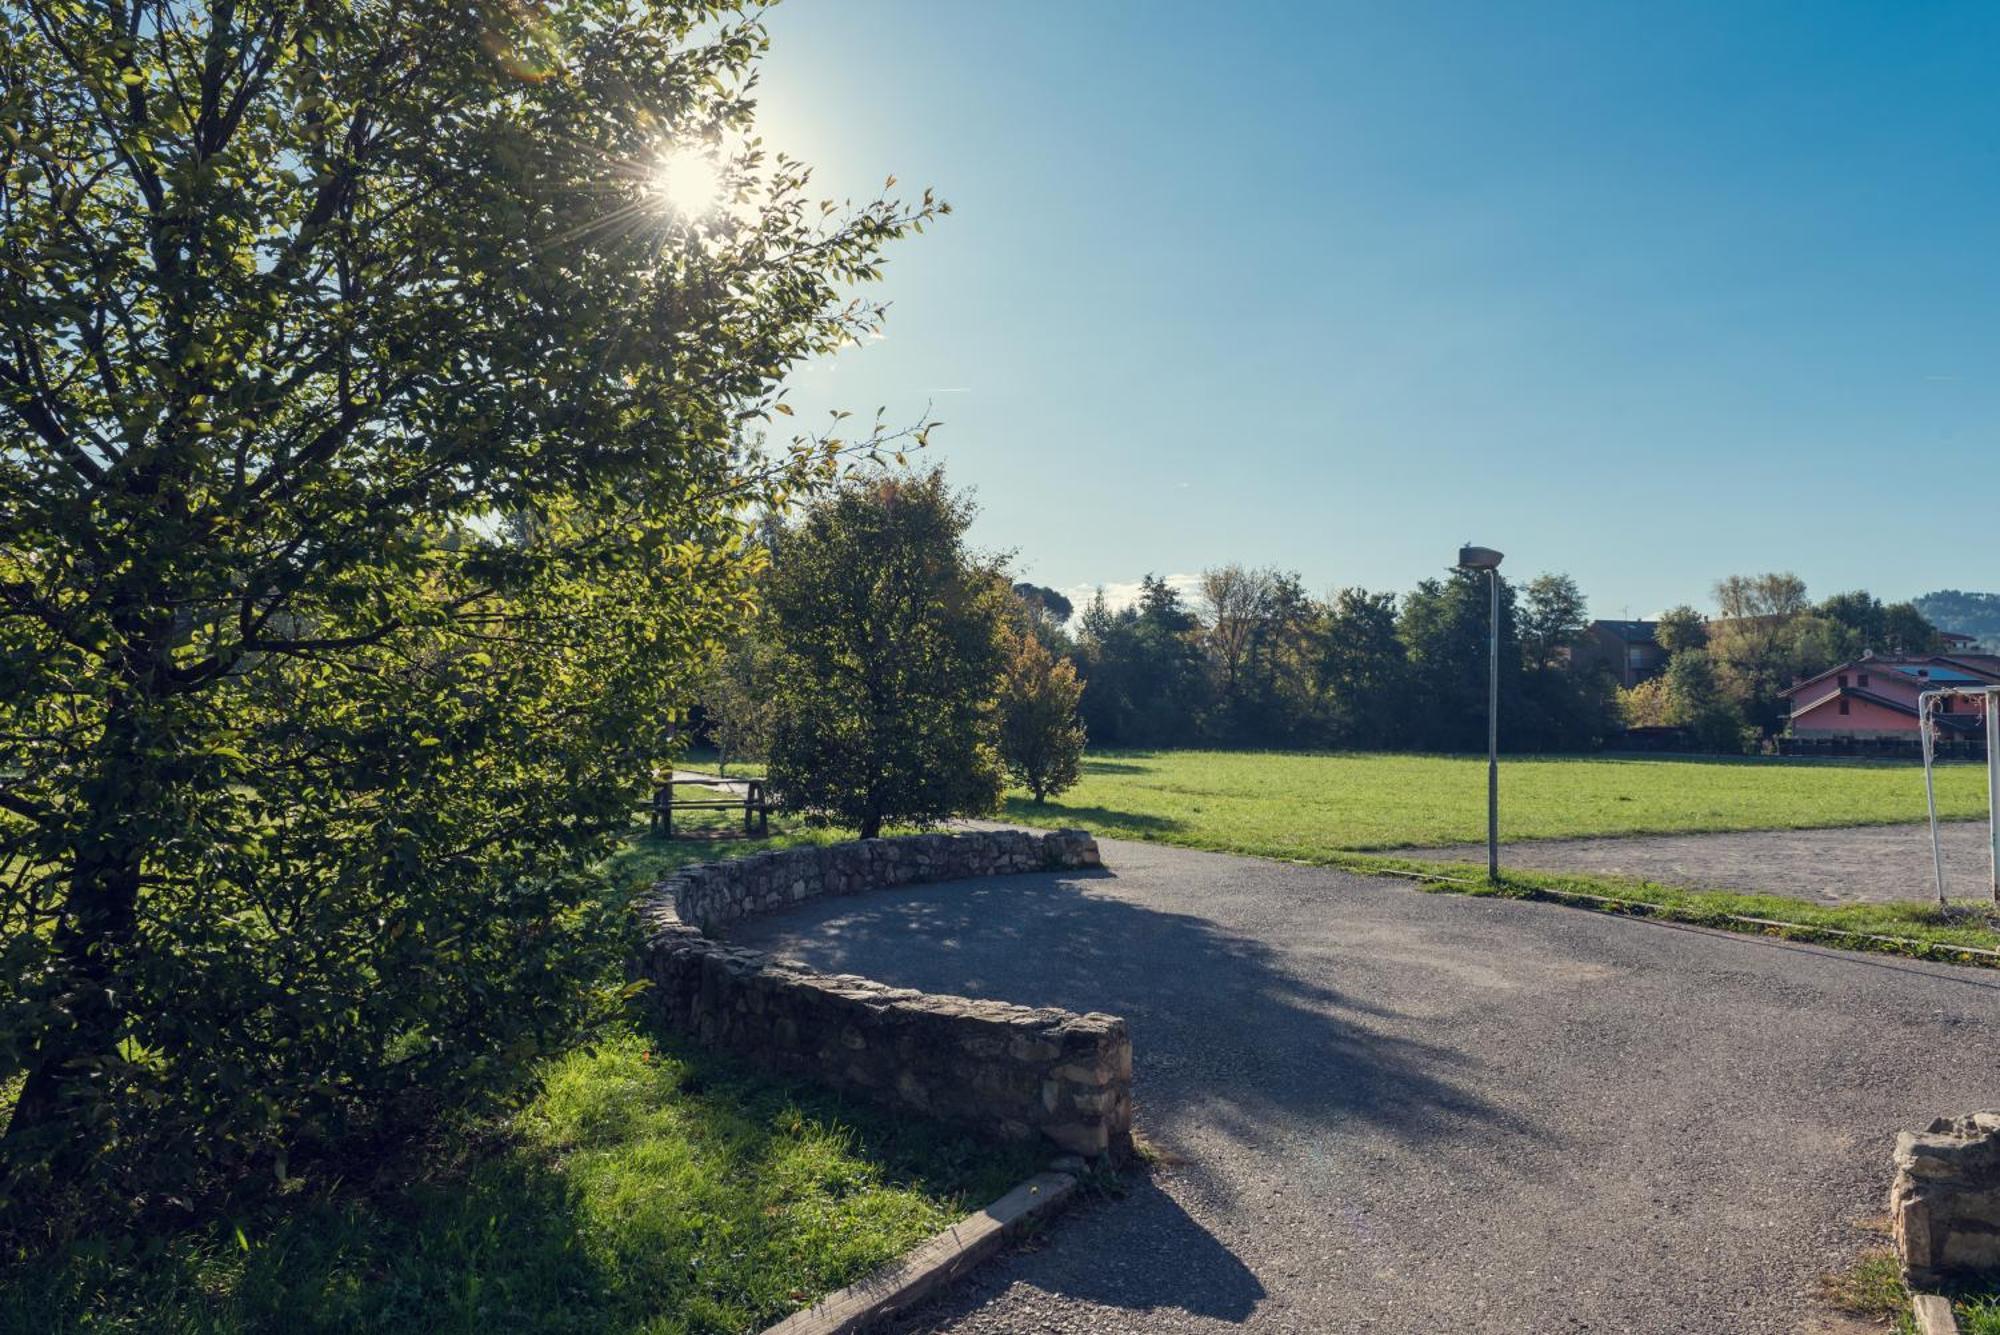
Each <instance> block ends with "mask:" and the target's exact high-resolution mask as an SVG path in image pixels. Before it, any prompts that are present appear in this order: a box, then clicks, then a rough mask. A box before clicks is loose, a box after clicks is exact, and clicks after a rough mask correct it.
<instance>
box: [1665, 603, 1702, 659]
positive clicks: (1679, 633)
mask: <svg viewBox="0 0 2000 1335" xmlns="http://www.w3.org/2000/svg"><path fill="white" fill-rule="evenodd" d="M1653 638H1654V639H1655V640H1656V641H1658V643H1659V646H1660V648H1662V649H1664V650H1666V652H1667V656H1668V657H1670V658H1671V657H1672V656H1673V655H1675V654H1677V653H1680V652H1681V651H1682V650H1685V649H1703V648H1706V647H1707V646H1708V618H1707V617H1705V616H1703V615H1702V614H1701V613H1700V612H1698V611H1696V610H1695V609H1694V608H1692V607H1689V606H1688V605H1687V604H1686V603H1681V604H1679V605H1678V606H1675V607H1669V608H1668V609H1667V610H1666V611H1664V612H1662V613H1660V620H1659V622H1658V624H1657V625H1656V626H1655V628H1654V631H1653Z"/></svg>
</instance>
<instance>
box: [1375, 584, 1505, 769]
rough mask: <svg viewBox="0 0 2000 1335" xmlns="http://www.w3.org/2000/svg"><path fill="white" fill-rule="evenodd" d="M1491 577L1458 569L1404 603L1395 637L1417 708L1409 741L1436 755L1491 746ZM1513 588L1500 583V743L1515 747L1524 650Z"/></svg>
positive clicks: (1421, 589) (1411, 722) (1419, 586)
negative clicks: (1488, 738) (1406, 655)
mask: <svg viewBox="0 0 2000 1335" xmlns="http://www.w3.org/2000/svg"><path fill="white" fill-rule="evenodd" d="M1486 580H1487V576H1486V575H1484V574H1483V573H1480V572H1477V571H1468V570H1454V571H1453V572H1452V573H1451V575H1450V576H1449V577H1448V578H1446V579H1443V580H1436V579H1427V580H1425V581H1423V582H1422V583H1421V584H1419V585H1417V587H1416V589H1415V590H1414V591H1413V592H1412V593H1411V594H1410V595H1409V596H1408V597H1407V598H1405V599H1404V600H1403V608H1402V617H1401V619H1400V621H1399V623H1398V625H1397V633H1398V634H1399V635H1400V636H1401V637H1402V640H1403V644H1404V646H1405V648H1406V649H1407V650H1408V652H1409V660H1410V677H1411V682H1410V694H1411V696H1412V697H1413V701H1414V707H1413V709H1412V718H1411V721H1410V729H1411V731H1410V737H1411V740H1412V741H1414V742H1415V743H1416V744H1417V745H1418V746H1420V747H1423V748H1424V749H1426V750H1436V751H1475V750H1484V749H1485V746H1486V709H1487V655H1488V635H1489V626H1490V624H1491V613H1490V610H1489V602H1490V596H1489V594H1488V590H1487V584H1486ZM1514 626H1515V622H1514V586H1513V585H1511V584H1509V583H1508V582H1507V581H1506V580H1504V579H1503V580H1501V581H1500V665H1501V667H1500V729H1501V742H1502V744H1503V745H1505V746H1507V747H1509V748H1510V749H1511V748H1513V747H1514V746H1515V745H1517V737H1516V734H1517V732H1518V730H1519V727H1520V724H1521V721H1522V720H1521V714H1520V711H1519V708H1518V706H1519V703H1520V698H1521V643H1520V638H1519V636H1518V635H1517V634H1516V633H1515V629H1514Z"/></svg>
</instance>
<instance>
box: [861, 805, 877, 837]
mask: <svg viewBox="0 0 2000 1335" xmlns="http://www.w3.org/2000/svg"><path fill="white" fill-rule="evenodd" d="M861 837H862V838H863V839H880V838H881V837H882V814H881V813H880V812H878V811H871V812H869V813H868V814H867V815H865V816H863V817H862V818H861Z"/></svg>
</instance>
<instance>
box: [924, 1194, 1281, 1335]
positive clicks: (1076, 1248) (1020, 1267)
mask: <svg viewBox="0 0 2000 1335" xmlns="http://www.w3.org/2000/svg"><path fill="white" fill-rule="evenodd" d="M1066 1223H1067V1227H1068V1228H1069V1230H1070V1232H1069V1233H1068V1234H1067V1235H1066V1236H1065V1237H1064V1239H1063V1240H1062V1242H1061V1243H1059V1244H1057V1245H1055V1246H1052V1247H1047V1248H1043V1249H1041V1250H1037V1251H1030V1252H1024V1253H1017V1254H1016V1255H1015V1256H1014V1258H1013V1259H1012V1261H1011V1262H1010V1263H1009V1264H1007V1265H1005V1266H1000V1267H994V1268H992V1269H989V1270H988V1271H987V1272H986V1273H985V1274H984V1275H981V1276H978V1277H976V1278H974V1279H973V1280H972V1281H971V1282H969V1283H967V1284H965V1285H963V1286H961V1287H960V1288H957V1289H955V1290H953V1291H952V1292H951V1293H949V1294H947V1295H945V1296H944V1297H942V1298H940V1299H939V1300H938V1301H936V1302H935V1303H931V1304H928V1305H926V1306H925V1307H923V1308H920V1309H918V1310H917V1311H915V1312H912V1313H911V1314H910V1316H909V1317H908V1318H906V1319H905V1321H904V1322H903V1323H900V1324H896V1325H894V1326H892V1327H891V1328H890V1330H891V1332H892V1335H916V1332H919V1331H932V1330H940V1329H949V1328H950V1325H951V1323H952V1322H954V1321H956V1320H957V1319H958V1318H960V1317H963V1316H965V1315H966V1314H967V1313H969V1312H973V1311H976V1310H978V1309H979V1308H981V1307H983V1306H985V1305H986V1304H987V1303H988V1302H990V1301H992V1300H993V1298H994V1296H995V1294H996V1293H998V1292H999V1291H1000V1290H1001V1289H1004V1288H1005V1287H1007V1286H1008V1285H1009V1284H1014V1283H1019V1284H1024V1285H1028V1286H1031V1287H1033V1288H1036V1289H1040V1290H1041V1291H1043V1292H1044V1293H1049V1294H1054V1295H1057V1296H1060V1297H1062V1298H1066V1299H1070V1300H1073V1301H1076V1302H1080V1303H1091V1304H1095V1305H1097V1306H1100V1307H1118V1308H1124V1309H1126V1310H1127V1311H1134V1312H1157V1311H1161V1310H1162V1309H1176V1310H1179V1311H1182V1312H1186V1313H1188V1314H1189V1315H1190V1316H1201V1317H1208V1318H1210V1319H1212V1320H1215V1321H1226V1322H1229V1323H1231V1324H1238V1323H1241V1322H1243V1321H1246V1320H1248V1319H1249V1317H1250V1314H1251V1313H1252V1312H1254V1311H1255V1310H1256V1308H1257V1304H1258V1303H1260V1302H1262V1301H1263V1300H1264V1297H1265V1290H1264V1285H1263V1282H1262V1281H1260V1280H1259V1279H1258V1278H1257V1276H1256V1275H1255V1274H1253V1273H1252V1272H1251V1270H1250V1268H1249V1267H1248V1266H1246V1265H1244V1264H1243V1262H1241V1261H1239V1260H1237V1259H1236V1256H1235V1254H1234V1253H1233V1252H1231V1251H1230V1250H1229V1248H1228V1247H1226V1246H1224V1245H1223V1243H1222V1242H1221V1241H1220V1240H1219V1239H1218V1238H1216V1236H1215V1235H1214V1234H1212V1233H1210V1232H1209V1231H1208V1230H1207V1229H1206V1228H1203V1227H1202V1226H1201V1224H1200V1223H1199V1222H1197V1221H1196V1220H1195V1219H1194V1218H1192V1217H1191V1216H1190V1215H1189V1214H1188V1213H1187V1211H1185V1210H1183V1209H1182V1208H1181V1206H1180V1202H1178V1201H1176V1200H1175V1199H1174V1198H1173V1197H1172V1196H1171V1195H1169V1194H1168V1193H1167V1192H1165V1191H1163V1190H1161V1188H1160V1187H1159V1185H1158V1184H1157V1183H1155V1182H1153V1181H1152V1180H1151V1179H1149V1178H1140V1179H1138V1180H1137V1181H1136V1182H1135V1184H1134V1186H1133V1188H1132V1190H1131V1192H1130V1193H1129V1194H1128V1195H1126V1196H1125V1197H1124V1199H1122V1200H1120V1201H1118V1202H1117V1203H1116V1204H1115V1205H1113V1206H1110V1207H1108V1208H1105V1209H1088V1208H1086V1209H1085V1210H1084V1211H1083V1212H1081V1213H1080V1214H1079V1215H1078V1216H1077V1217H1075V1218H1072V1219H1070V1220H1068V1221H1066Z"/></svg>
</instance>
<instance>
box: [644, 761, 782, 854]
mask: <svg viewBox="0 0 2000 1335" xmlns="http://www.w3.org/2000/svg"><path fill="white" fill-rule="evenodd" d="M676 788H705V789H710V790H714V791H715V792H717V793H718V794H719V795H718V796H715V797H696V798H684V797H678V796H676V795H675V793H674V789H676ZM738 807H741V808H742V809H743V833H744V834H746V835H747V834H758V835H768V834H769V833H770V832H771V802H770V799H769V798H768V797H767V796H766V795H765V792H764V781H763V780H762V779H728V778H724V777H722V776H721V775H719V774H697V773H694V772H693V771H690V770H675V771H674V772H673V774H672V775H670V776H669V777H668V778H667V779H666V780H665V781H664V782H661V783H657V784H655V785H654V787H653V805H652V820H651V822H650V826H651V829H652V831H653V832H654V833H655V834H661V833H664V834H665V835H666V836H667V838H669V839H671V838H673V837H674V811H675V809H676V808H678V809H680V810H683V811H734V810H735V809H736V808H738ZM753 825H754V828H753Z"/></svg>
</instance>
